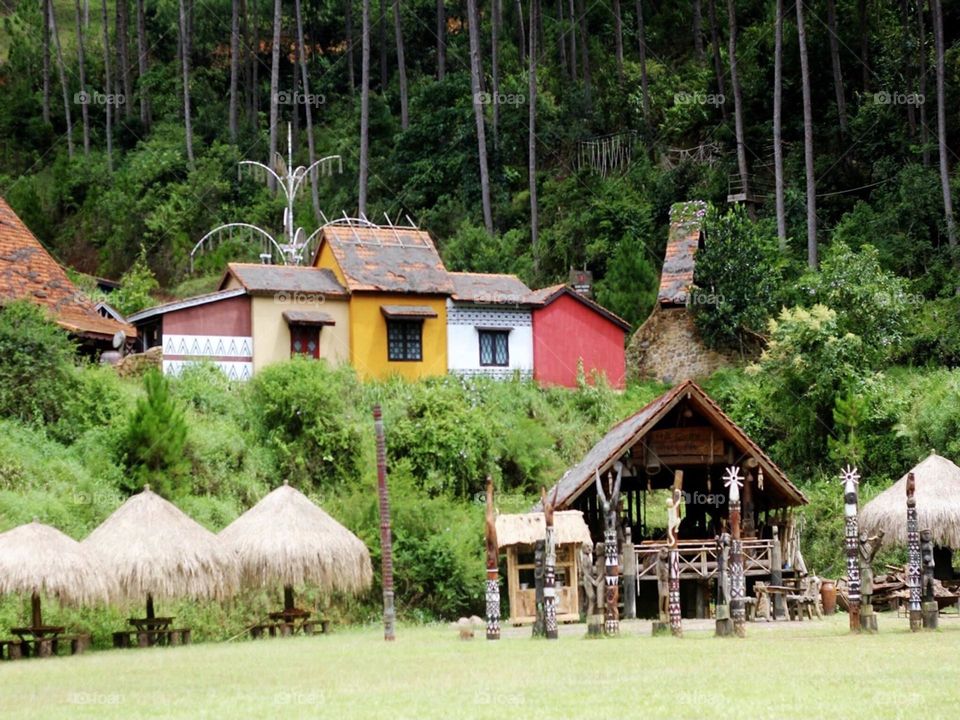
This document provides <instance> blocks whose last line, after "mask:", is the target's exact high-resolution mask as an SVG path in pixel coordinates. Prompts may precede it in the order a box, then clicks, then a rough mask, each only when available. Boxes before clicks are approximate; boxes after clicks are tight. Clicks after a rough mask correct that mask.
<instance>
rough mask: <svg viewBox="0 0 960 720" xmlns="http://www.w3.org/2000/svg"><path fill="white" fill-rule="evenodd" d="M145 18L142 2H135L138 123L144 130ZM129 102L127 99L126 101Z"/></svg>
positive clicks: (146, 125)
mask: <svg viewBox="0 0 960 720" xmlns="http://www.w3.org/2000/svg"><path fill="white" fill-rule="evenodd" d="M147 70H148V67H147V18H146V15H145V13H144V9H143V0H137V75H138V77H139V83H138V87H137V90H138V91H139V93H140V123H141V124H142V125H143V127H144V129H149V127H150V96H149V94H148V93H147V86H146V75H147ZM128 100H129V99H128Z"/></svg>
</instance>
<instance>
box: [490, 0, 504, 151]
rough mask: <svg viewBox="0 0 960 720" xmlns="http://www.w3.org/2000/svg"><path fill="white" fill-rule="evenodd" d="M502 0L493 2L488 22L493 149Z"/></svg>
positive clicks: (497, 124)
mask: <svg viewBox="0 0 960 720" xmlns="http://www.w3.org/2000/svg"><path fill="white" fill-rule="evenodd" d="M502 2H503V0H493V18H492V19H491V22H490V95H491V98H492V100H493V103H492V104H491V108H490V109H491V110H492V111H493V115H492V118H493V147H494V148H497V147H499V146H500V136H499V128H500V103H499V102H498V98H499V97H500V29H501V28H500V26H501V23H502V22H503V8H502V6H501V3H502Z"/></svg>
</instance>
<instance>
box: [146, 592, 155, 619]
mask: <svg viewBox="0 0 960 720" xmlns="http://www.w3.org/2000/svg"><path fill="white" fill-rule="evenodd" d="M155 617H156V613H155V612H154V610H153V595H152V594H151V593H147V620H153V619H154V618H155Z"/></svg>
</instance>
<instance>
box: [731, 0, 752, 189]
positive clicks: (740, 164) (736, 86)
mask: <svg viewBox="0 0 960 720" xmlns="http://www.w3.org/2000/svg"><path fill="white" fill-rule="evenodd" d="M727 22H728V25H729V27H728V31H729V34H730V38H729V53H730V85H731V86H732V87H733V123H734V129H735V133H736V138H737V170H738V171H739V173H740V183H741V185H742V189H743V194H744V196H745V198H746V202H747V207H748V208H752V207H753V205H752V204H751V203H750V176H749V172H750V170H749V168H748V166H747V143H746V138H745V136H744V129H743V93H742V92H741V90H740V74H739V71H738V68H737V10H736V6H735V4H734V0H727Z"/></svg>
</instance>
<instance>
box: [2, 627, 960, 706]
mask: <svg viewBox="0 0 960 720" xmlns="http://www.w3.org/2000/svg"><path fill="white" fill-rule="evenodd" d="M880 623H881V633H880V635H878V636H873V637H870V636H858V637H852V636H850V635H848V634H847V632H846V616H845V615H840V616H837V617H834V618H831V619H828V620H825V621H823V622H805V623H802V624H792V625H790V626H789V627H779V628H771V627H768V626H766V625H762V624H761V625H751V626H750V627H749V634H750V636H749V637H748V638H747V639H746V640H736V639H717V638H714V637H712V634H711V633H709V632H687V633H686V635H685V637H684V638H683V639H682V640H675V639H673V638H670V637H664V638H651V637H647V636H645V635H640V633H641V632H643V633H646V632H648V629H649V623H643V624H639V623H637V624H634V625H632V626H630V627H629V628H627V632H626V633H625V635H624V636H623V637H621V638H620V639H617V640H585V639H582V638H581V637H580V628H567V629H566V630H567V632H571V631H572V632H573V633H575V634H572V635H566V636H564V637H561V639H560V640H559V641H558V642H555V643H548V642H546V641H532V640H530V639H528V638H527V636H526V633H527V632H528V631H527V630H526V629H524V630H523V631H522V636H516V637H509V638H505V639H503V640H501V641H500V642H497V643H490V642H486V641H485V640H483V639H481V638H479V637H478V638H477V639H476V640H474V641H472V642H462V641H460V640H457V639H456V638H455V633H454V631H453V630H451V629H449V628H447V627H436V626H435V627H426V628H424V627H417V628H412V627H411V628H408V627H402V628H400V630H399V633H398V635H399V639H398V640H397V642H395V643H393V644H386V643H384V642H383V640H382V637H381V629H380V628H378V627H371V628H362V629H353V630H343V631H340V632H337V633H335V634H333V635H331V636H327V637H324V636H320V637H312V638H298V639H286V640H280V639H277V640H263V641H257V642H248V641H244V642H235V643H229V644H227V643H221V644H206V645H194V646H191V647H185V648H170V649H166V648H157V649H149V650H122V651H108V652H95V653H90V654H88V655H85V656H82V657H76V658H57V659H50V660H28V661H22V662H7V663H3V664H2V665H0V717H15V716H17V717H30V718H41V717H56V718H77V717H96V718H113V717H117V718H147V717H150V718H168V717H190V718H194V717H210V718H247V717H250V718H274V717H320V718H345V719H346V718H350V719H351V720H352V719H353V718H390V719H391V720H402V719H403V718H418V719H419V718H461V717H462V718H514V717H516V718H524V719H525V720H526V719H527V718H551V719H553V718H577V719H578V720H579V719H580V718H591V720H597V719H601V718H644V719H646V718H661V717H662V718H714V717H728V718H743V719H744V720H753V719H754V718H804V720H807V719H813V718H867V717H869V718H871V719H873V718H897V717H911V718H912V717H915V716H917V715H915V713H919V714H920V715H919V716H922V717H924V718H939V717H948V716H950V717H954V716H955V715H956V713H957V707H958V701H960V687H958V683H957V669H958V667H960V660H958V658H960V621H958V620H956V619H954V618H951V619H946V618H945V619H944V620H943V621H942V628H941V630H940V631H939V632H936V633H921V634H916V635H911V634H910V632H909V631H908V630H907V627H906V620H904V619H899V620H898V619H896V618H894V617H892V616H889V615H881V616H880ZM581 628H582V626H581Z"/></svg>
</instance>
